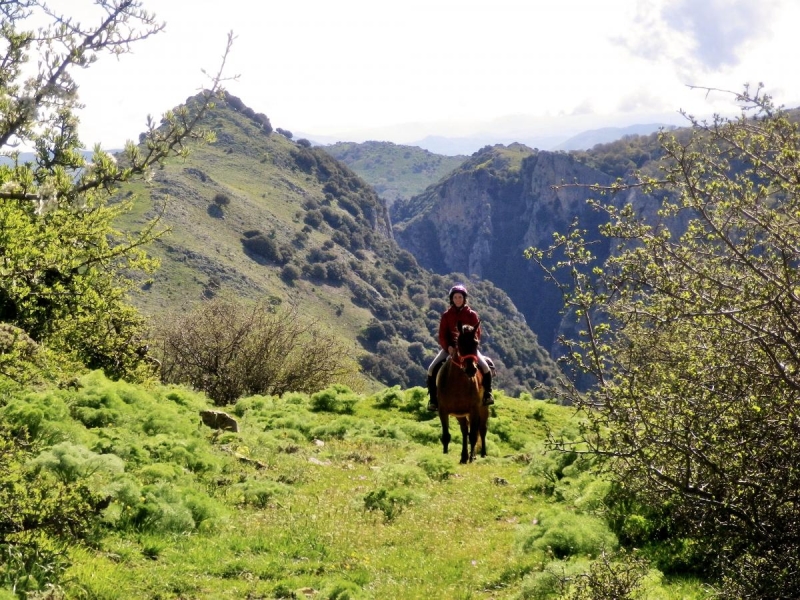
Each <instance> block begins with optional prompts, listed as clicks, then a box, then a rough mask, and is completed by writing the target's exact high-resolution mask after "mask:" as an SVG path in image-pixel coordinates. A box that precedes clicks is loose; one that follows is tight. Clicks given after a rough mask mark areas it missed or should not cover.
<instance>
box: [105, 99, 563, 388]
mask: <svg viewBox="0 0 800 600" xmlns="http://www.w3.org/2000/svg"><path fill="white" fill-rule="evenodd" d="M242 106H243V105H242V104H241V101H239V100H238V99H235V98H229V101H228V103H227V104H221V105H220V106H218V107H217V108H215V109H214V110H213V111H212V112H211V113H210V116H209V117H208V119H207V122H206V123H205V125H206V126H208V127H210V128H212V129H213V130H215V131H216V132H217V141H216V143H214V144H211V145H205V146H198V147H196V148H194V149H193V152H192V153H191V154H190V156H189V158H188V159H186V161H185V162H182V163H178V162H172V163H167V164H165V165H164V166H163V168H162V169H160V170H156V172H155V173H154V174H153V180H152V182H151V183H150V184H148V185H140V186H138V187H134V188H129V189H125V190H123V192H122V193H121V195H123V196H128V195H133V196H135V197H137V198H138V199H137V201H136V205H135V209H134V211H133V212H132V213H131V214H129V215H127V216H126V218H125V219H124V220H123V222H121V226H122V227H123V228H130V229H136V228H141V227H142V226H143V223H144V222H146V220H147V219H148V218H151V217H154V216H155V215H156V214H157V213H158V212H159V211H163V215H162V217H161V225H162V226H168V227H169V228H170V229H171V232H170V233H169V234H168V235H167V236H165V237H164V238H162V239H161V240H160V241H159V242H158V243H157V244H156V245H155V247H154V249H153V252H154V254H156V255H157V256H158V257H159V258H160V259H161V261H162V268H161V269H160V270H159V271H158V272H157V273H156V275H155V276H154V278H153V280H152V282H143V284H142V289H141V290H140V292H139V293H138V294H137V295H136V297H135V299H134V300H135V302H136V303H137V304H138V305H139V306H140V307H142V309H143V310H144V311H145V312H147V313H148V314H150V315H153V316H156V317H159V316H163V315H168V314H169V313H170V311H174V310H183V307H184V305H185V304H186V303H187V302H190V301H199V300H200V299H201V298H203V297H204V296H209V295H213V294H216V293H220V291H221V292H228V293H234V294H236V295H238V296H242V297H251V298H256V297H265V296H266V297H270V298H272V299H273V300H274V302H275V303H281V302H293V303H296V304H297V305H298V307H299V308H300V311H301V313H303V314H305V315H308V316H310V317H313V318H316V319H318V320H319V322H320V326H322V327H327V328H328V329H330V330H331V331H332V332H334V333H335V334H336V335H338V336H340V338H342V339H343V340H346V341H347V342H348V343H349V344H350V346H351V347H352V348H353V350H352V354H353V357H354V358H356V359H357V360H359V361H360V363H361V365H362V368H363V369H364V373H365V375H366V376H367V377H368V379H369V380H370V381H372V382H376V381H377V382H380V383H381V384H383V385H403V386H410V385H422V384H424V381H425V368H426V367H427V364H428V362H429V361H430V359H431V358H432V357H433V351H434V349H435V346H436V342H435V332H436V330H437V327H438V317H439V314H440V313H441V311H443V310H444V309H445V308H446V303H445V302H444V300H443V298H445V297H446V293H447V290H448V289H449V287H450V286H451V285H452V284H453V283H454V282H455V281H460V280H464V279H466V276H465V275H464V274H454V273H449V272H446V273H443V274H442V275H441V276H436V275H434V274H432V273H431V272H429V271H427V270H426V269H424V268H422V267H420V266H419V264H418V263H417V261H416V260H415V259H414V257H413V256H412V255H411V254H410V253H408V252H406V251H404V250H402V249H401V248H400V247H399V246H398V245H397V243H396V242H395V240H394V238H393V233H392V227H391V224H390V222H389V218H388V214H387V209H386V206H385V204H384V203H383V202H381V200H380V199H379V198H378V196H377V195H376V194H375V192H374V191H373V190H372V189H371V188H370V187H369V186H368V185H367V184H366V183H364V182H363V181H362V180H361V179H360V178H358V177H357V176H356V175H355V174H354V173H353V172H352V171H351V170H350V169H349V168H348V167H346V166H345V165H344V164H342V163H340V162H338V161H336V160H335V159H333V158H332V157H331V156H330V155H329V154H327V153H326V152H325V151H324V150H322V149H320V148H312V147H307V146H305V145H303V144H302V143H300V144H298V143H295V142H292V141H291V140H289V139H287V138H286V137H284V136H281V135H275V134H272V135H270V134H268V132H267V130H266V129H265V128H264V126H263V123H262V120H258V119H254V118H253V117H251V116H249V113H252V111H250V110H249V109H246V107H245V108H241V107H242ZM467 283H468V285H471V287H472V291H473V297H474V299H475V302H474V305H475V308H476V309H477V310H478V311H479V314H481V316H482V318H483V319H484V324H485V337H484V345H483V349H484V352H485V353H486V354H488V355H489V356H492V357H493V358H495V359H496V360H497V362H498V367H499V368H498V374H499V376H498V387H499V388H501V389H506V390H507V391H509V392H511V393H518V392H521V391H533V390H534V388H535V387H537V386H538V385H540V384H542V383H545V384H552V383H553V382H554V381H555V378H556V377H557V367H556V366H555V365H554V363H553V362H552V361H551V360H550V359H549V357H548V355H547V352H546V351H545V350H544V349H543V348H542V347H541V346H539V344H538V343H537V340H536V336H535V335H534V334H533V332H532V331H531V330H530V328H529V327H528V326H527V325H526V323H525V320H524V318H523V317H522V315H521V313H520V312H519V311H518V310H517V309H516V308H515V307H514V305H513V303H512V302H511V301H510V300H509V299H508V297H507V296H506V295H505V294H504V293H503V292H502V291H501V290H499V289H498V288H496V287H495V286H493V285H492V284H490V283H488V282H485V281H479V280H475V281H471V282H470V281H468V282H467ZM367 385H368V384H367Z"/></svg>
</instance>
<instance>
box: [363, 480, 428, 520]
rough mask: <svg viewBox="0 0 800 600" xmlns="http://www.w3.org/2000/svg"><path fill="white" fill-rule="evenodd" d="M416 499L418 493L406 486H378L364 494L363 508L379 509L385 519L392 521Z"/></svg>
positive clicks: (417, 498)
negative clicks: (389, 487) (390, 487)
mask: <svg viewBox="0 0 800 600" xmlns="http://www.w3.org/2000/svg"><path fill="white" fill-rule="evenodd" d="M418 500H419V497H418V495H417V494H416V493H415V492H413V491H412V490H409V489H407V488H392V489H386V488H379V489H377V490H373V491H371V492H369V493H367V494H366V495H365V496H364V508H365V509H366V510H369V511H380V512H382V513H383V516H384V518H385V519H386V520H387V521H393V520H394V519H396V518H397V517H398V516H399V515H400V513H402V512H403V509H404V508H405V507H406V506H410V505H411V504H414V503H415V502H416V501H418Z"/></svg>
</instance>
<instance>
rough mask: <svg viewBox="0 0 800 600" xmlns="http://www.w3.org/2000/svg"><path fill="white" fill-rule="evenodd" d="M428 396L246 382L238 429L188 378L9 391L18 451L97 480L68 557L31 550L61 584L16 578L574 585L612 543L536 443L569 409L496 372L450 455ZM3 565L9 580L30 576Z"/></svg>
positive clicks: (511, 592)
mask: <svg viewBox="0 0 800 600" xmlns="http://www.w3.org/2000/svg"><path fill="white" fill-rule="evenodd" d="M426 403H427V396H426V394H425V391H424V390H423V389H422V388H412V389H408V390H400V389H398V388H388V389H384V390H382V391H380V392H378V393H376V394H372V395H363V394H356V393H354V392H352V391H350V389H348V388H346V387H344V386H341V385H335V386H332V387H330V388H328V389H326V390H323V391H322V392H319V393H316V394H312V395H305V394H298V393H289V394H285V395H284V396H283V397H280V398H273V397H264V396H255V397H249V398H243V399H241V400H239V401H238V402H237V403H236V405H234V406H229V407H224V410H225V411H226V412H228V413H229V414H230V415H232V416H234V417H235V418H236V419H237V420H238V423H239V427H240V431H239V432H238V433H233V432H220V431H215V430H212V429H210V428H208V427H207V426H205V425H203V424H202V422H201V419H200V416H199V412H200V411H201V410H204V409H209V408H213V407H212V406H211V404H210V403H209V402H208V401H207V399H206V398H205V397H204V396H203V395H201V394H198V393H195V392H193V391H190V390H187V389H184V388H180V387H166V386H162V385H156V384H153V385H151V386H141V385H131V384H127V383H123V382H112V381H109V380H108V379H106V378H105V377H104V376H103V375H101V374H100V373H99V372H93V373H90V374H88V375H86V376H84V377H83V378H82V379H81V380H80V384H79V385H78V386H76V387H75V388H71V389H44V390H39V391H28V392H16V393H13V394H12V395H11V397H10V398H9V399H8V401H7V402H6V403H5V405H4V406H3V407H2V409H0V410H2V413H3V414H2V418H3V420H4V421H5V422H7V423H8V424H9V425H10V427H11V428H12V431H17V432H21V431H27V432H28V433H29V435H30V436H31V439H32V440H33V441H34V444H35V445H36V447H37V452H36V455H35V457H34V458H33V459H32V460H31V461H30V463H29V464H28V465H27V468H29V469H31V470H35V471H36V472H37V473H38V474H39V477H54V478H56V479H58V480H59V481H62V482H67V483H69V482H72V483H75V482H81V483H84V484H86V485H87V487H88V488H89V489H91V490H92V491H93V492H95V493H98V494H101V495H102V496H104V497H106V498H107V499H108V500H109V502H108V505H107V507H105V508H104V509H103V510H102V512H100V513H99V514H97V516H96V520H97V523H96V527H95V528H94V529H93V532H92V534H91V535H90V536H89V537H88V539H87V540H86V542H85V543H84V544H82V545H79V546H71V547H68V548H66V549H65V554H64V557H65V558H67V559H68V561H67V562H61V563H58V562H55V563H53V564H50V565H38V567H37V568H38V569H39V570H40V571H41V572H44V571H46V570H47V569H57V568H66V571H64V573H63V576H62V578H61V581H62V582H63V583H62V586H61V588H60V589H57V590H51V591H50V592H49V593H50V594H51V595H49V596H44V595H40V596H37V595H35V594H34V595H31V596H29V597H42V598H43V597H48V598H62V597H63V598H80V599H94V600H101V599H109V600H110V599H116V598H142V599H144V598H159V599H166V598H175V599H177V598H182V599H189V598H192V599H201V598H208V599H211V598H215V599H217V598H306V597H308V598H312V597H313V598H326V599H346V598H351V599H358V598H409V599H411V598H448V599H470V598H471V599H477V598H481V599H489V598H493V599H497V600H499V599H503V598H508V599H512V598H513V599H548V598H561V597H564V598H566V597H569V596H566V595H565V594H568V593H570V586H571V585H572V584H575V583H576V582H578V581H580V580H581V579H580V577H581V576H580V574H581V573H585V572H588V571H589V570H590V569H591V565H592V560H594V559H597V558H598V557H599V556H603V555H604V554H605V555H611V554H612V553H613V552H614V551H615V550H616V549H617V546H618V542H617V538H616V536H615V535H614V533H613V532H612V531H611V530H610V529H609V527H608V525H607V524H606V522H605V521H604V519H603V518H602V509H603V499H604V497H605V495H606V493H607V491H608V487H609V484H608V483H607V482H606V481H604V480H603V479H602V478H601V477H599V476H598V475H597V474H596V473H593V472H592V469H591V465H590V464H589V462H588V461H585V460H583V459H582V458H580V457H579V456H578V455H576V454H563V453H561V454H559V453H553V452H548V451H547V449H546V444H545V440H546V436H547V431H548V430H549V431H551V432H553V434H555V435H564V436H566V437H572V436H574V435H576V432H577V427H578V422H577V420H576V417H575V415H574V412H573V410H572V409H570V408H568V407H563V406H558V405H556V404H553V403H549V402H546V401H540V400H533V399H531V398H530V397H529V396H527V395H523V397H521V398H511V397H507V396H505V395H503V394H502V392H500V393H498V395H497V404H496V405H495V406H494V407H493V409H492V412H493V415H492V419H491V421H490V424H489V436H488V444H487V449H488V456H487V457H486V458H485V459H478V460H477V461H476V462H475V463H473V464H468V465H460V464H458V461H459V453H460V434H459V433H458V427H457V424H456V423H455V421H453V422H452V427H451V429H453V428H454V429H455V431H453V433H454V438H455V439H454V441H453V442H452V444H451V448H450V454H448V455H443V454H442V451H441V444H440V442H439V435H440V424H439V421H438V418H434V417H433V416H432V415H431V414H430V413H428V412H427V411H426V410H425V405H426ZM595 564H596V563H595ZM67 565H68V566H67ZM14 569H15V567H14V565H13V564H12V563H11V562H9V563H7V564H6V565H5V566H4V567H0V575H2V579H0V581H2V582H3V584H4V585H5V586H6V588H7V589H11V587H12V586H16V589H17V591H18V592H19V591H20V590H24V589H25V587H26V586H28V587H29V588H35V586H34V585H33V584H32V580H29V579H26V574H25V573H24V572H23V571H24V570H23V569H19V568H18V569H17V570H16V571H15V570H14ZM27 576H30V577H32V578H34V579H35V577H36V569H31V568H29V569H28V572H27ZM639 583H640V592H639V593H640V595H639V596H637V597H641V598H653V599H662V598H663V599H699V598H705V597H708V595H707V593H706V592H705V591H704V588H703V586H702V585H700V584H699V583H698V582H694V581H688V580H675V579H667V578H665V577H664V576H663V575H662V574H661V573H659V572H658V571H656V570H654V569H652V568H651V569H650V570H649V571H648V570H645V571H643V572H642V573H641V579H640V581H639ZM53 594H55V595H53ZM0 597H2V592H0ZM8 597H9V598H10V597H13V596H11V595H9V596H8ZM572 597H577V596H572Z"/></svg>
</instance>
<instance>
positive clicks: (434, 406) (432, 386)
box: [428, 375, 439, 412]
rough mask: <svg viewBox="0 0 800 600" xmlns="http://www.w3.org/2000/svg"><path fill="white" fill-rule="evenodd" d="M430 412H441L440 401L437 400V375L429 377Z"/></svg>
mask: <svg viewBox="0 0 800 600" xmlns="http://www.w3.org/2000/svg"><path fill="white" fill-rule="evenodd" d="M428 396H430V400H429V401H428V410H429V411H431V412H435V411H437V410H439V401H438V399H437V398H436V375H428Z"/></svg>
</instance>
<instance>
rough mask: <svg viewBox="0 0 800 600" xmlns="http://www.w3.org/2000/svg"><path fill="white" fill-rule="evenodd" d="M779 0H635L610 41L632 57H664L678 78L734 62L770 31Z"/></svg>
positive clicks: (722, 67)
mask: <svg viewBox="0 0 800 600" xmlns="http://www.w3.org/2000/svg"><path fill="white" fill-rule="evenodd" d="M781 2H782V0H761V1H760V2H753V1H752V0H671V1H670V0H639V2H638V4H637V10H636V15H635V16H634V19H633V23H632V25H633V26H632V27H631V29H630V30H629V31H628V32H626V34H624V35H622V36H618V37H617V38H616V39H614V42H615V43H617V44H619V45H621V46H623V47H625V48H626V49H627V50H628V51H629V52H631V53H632V54H633V55H635V56H636V57H639V58H642V59H645V60H647V61H651V62H664V61H667V62H669V63H671V64H672V66H673V68H674V69H675V70H676V72H678V73H679V74H680V75H681V76H682V78H686V77H690V76H692V75H694V74H697V73H709V72H714V71H718V70H721V69H724V68H726V67H735V66H737V65H739V63H740V62H741V60H742V56H743V53H744V52H745V50H746V48H747V47H748V45H749V44H750V43H752V42H756V41H759V40H761V39H763V38H765V37H767V36H769V35H770V32H771V25H772V24H773V22H774V19H775V18H776V13H777V12H778V11H779V8H780V6H781Z"/></svg>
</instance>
